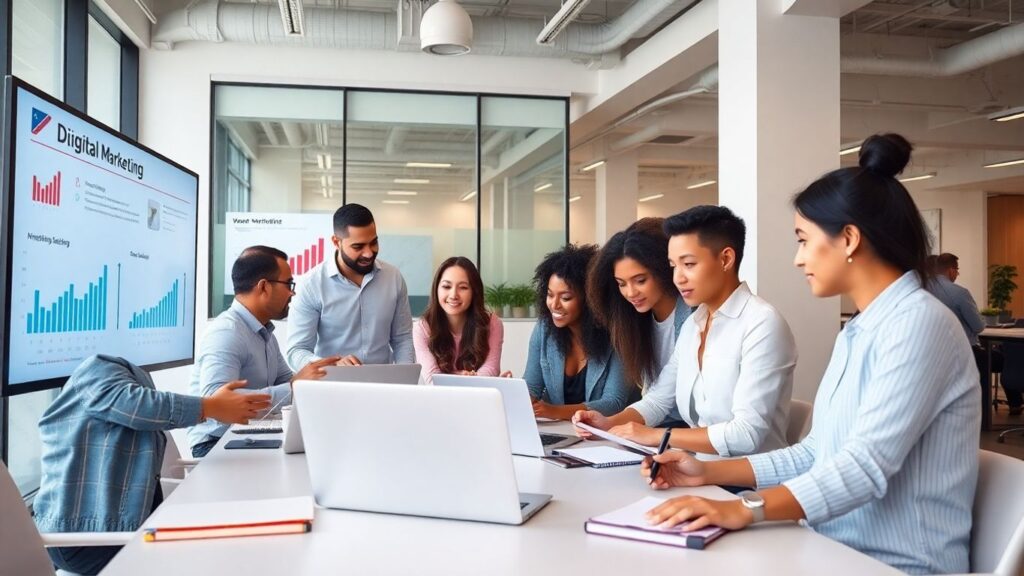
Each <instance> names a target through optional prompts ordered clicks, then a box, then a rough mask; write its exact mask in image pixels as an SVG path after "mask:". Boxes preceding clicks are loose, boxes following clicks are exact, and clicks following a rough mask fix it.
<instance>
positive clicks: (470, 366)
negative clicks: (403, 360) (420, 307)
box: [412, 256, 504, 384]
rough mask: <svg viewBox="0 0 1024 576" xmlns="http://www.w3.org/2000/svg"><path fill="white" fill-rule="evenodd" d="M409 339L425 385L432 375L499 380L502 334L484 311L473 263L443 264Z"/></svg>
mask: <svg viewBox="0 0 1024 576" xmlns="http://www.w3.org/2000/svg"><path fill="white" fill-rule="evenodd" d="M412 336H413V345H414V346H415V347H416V362H417V363H418V364H419V365H420V366H422V367H423V381H424V382H425V383H426V384H433V377H434V374H463V375H479V376H497V375H498V373H499V365H500V363H501V345H502V342H503V341H504V328H503V327H502V324H501V318H498V317H497V315H494V314H491V313H490V312H488V311H487V308H485V307H484V283H483V281H482V280H481V279H480V272H479V271H478V270H477V269H476V266H475V265H474V264H473V262H472V261H471V260H469V259H468V258H464V257H462V256H454V257H452V258H449V259H447V260H445V261H444V262H442V263H441V266H440V267H439V268H438V269H437V273H435V274H434V283H433V285H432V289H431V291H430V302H429V303H428V304H427V310H426V312H424V313H423V317H422V318H420V320H419V322H417V323H416V325H415V326H413V329H412Z"/></svg>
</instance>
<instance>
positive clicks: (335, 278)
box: [288, 252, 416, 370]
mask: <svg viewBox="0 0 1024 576" xmlns="http://www.w3.org/2000/svg"><path fill="white" fill-rule="evenodd" d="M349 354H353V355H355V356H356V357H357V358H359V360H360V361H361V362H362V363H363V364H391V363H394V364H414V363H415V362H416V352H415V350H414V349H413V344H412V313H411V312H410V309H409V290H408V289H407V288H406V286H405V279H404V278H402V273H401V272H399V271H398V268H395V267H394V266H392V265H390V264H387V263H385V262H381V261H380V260H377V261H376V262H375V263H374V267H373V272H371V273H369V274H367V275H366V276H364V277H363V284H362V286H356V285H355V284H354V283H353V282H352V281H351V280H349V279H348V278H345V277H344V276H342V274H341V272H340V271H339V270H338V263H337V252H335V257H334V258H330V259H326V260H324V262H323V263H322V264H320V265H319V266H317V267H316V268H314V269H313V271H312V272H310V273H309V277H308V278H306V279H304V280H303V281H302V282H301V283H300V285H299V293H298V294H297V295H296V297H295V299H294V300H293V301H292V307H291V312H289V313H288V364H289V365H291V366H292V368H294V369H295V370H301V369H302V367H303V366H305V365H306V364H309V363H310V362H312V361H314V360H319V359H321V358H323V357H325V356H334V355H338V356H347V355H349Z"/></svg>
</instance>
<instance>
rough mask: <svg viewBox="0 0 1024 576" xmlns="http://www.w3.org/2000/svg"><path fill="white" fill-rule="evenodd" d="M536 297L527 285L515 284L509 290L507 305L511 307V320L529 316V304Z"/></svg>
mask: <svg viewBox="0 0 1024 576" xmlns="http://www.w3.org/2000/svg"><path fill="white" fill-rule="evenodd" d="M535 297H536V295H535V294H534V292H533V288H531V287H530V286H529V285H528V284H516V285H515V286H512V287H511V288H509V305H510V306H512V317H513V318H526V317H528V316H529V315H530V304H532V303H533V299H534V298H535Z"/></svg>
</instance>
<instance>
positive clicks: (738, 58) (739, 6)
mask: <svg viewBox="0 0 1024 576" xmlns="http://www.w3.org/2000/svg"><path fill="white" fill-rule="evenodd" d="M782 10H783V2H781V1H780V0H757V1H755V0H721V1H720V2H719V12H718V20H719V31H718V54H719V101H718V115H719V120H718V126H719V152H718V154H719V175H718V187H719V188H718V189H719V203H720V204H721V205H723V206H728V207H729V208H731V209H732V210H733V211H735V212H736V213H737V214H738V215H740V216H741V217H742V218H743V219H744V220H745V221H746V224H747V245H746V248H745V255H744V259H743V264H742V266H741V270H740V276H741V278H742V279H744V280H746V281H747V282H748V283H749V284H750V287H751V289H752V290H753V291H754V292H755V293H757V294H759V295H760V296H761V297H762V298H764V299H765V300H767V301H768V302H770V303H771V304H772V305H774V306H775V307H776V308H777V309H778V310H779V312H781V313H782V315H783V316H784V317H785V318H786V320H787V321H788V322H789V325H790V328H792V330H793V334H794V335H795V337H796V342H797V347H798V350H799V354H800V359H799V362H798V364H797V369H796V379H795V382H794V389H793V396H794V397H795V398H800V399H804V400H813V399H814V394H815V392H816V391H817V387H818V384H819V382H820V379H821V375H822V374H823V373H824V370H825V367H826V366H827V364H828V360H829V357H830V355H831V352H832V346H833V344H834V342H835V334H836V333H837V331H838V330H839V322H840V320H839V299H838V298H829V299H818V298H815V297H814V296H812V295H811V292H810V289H809V287H808V286H807V283H806V280H805V279H804V277H803V275H802V274H801V273H800V272H799V270H797V269H796V268H794V267H793V256H794V255H795V252H796V241H795V236H794V234H793V209H792V205H791V204H790V199H791V198H792V196H793V194H795V193H797V192H799V191H800V190H802V189H803V188H804V187H805V186H807V184H809V183H810V182H812V181H813V180H815V179H816V178H818V177H819V176H821V175H822V174H824V173H825V172H827V171H829V170H833V169H835V168H838V167H839V155H838V148H839V138H840V135H839V20H837V19H835V18H828V17H813V16H796V15H784V14H783V13H782Z"/></svg>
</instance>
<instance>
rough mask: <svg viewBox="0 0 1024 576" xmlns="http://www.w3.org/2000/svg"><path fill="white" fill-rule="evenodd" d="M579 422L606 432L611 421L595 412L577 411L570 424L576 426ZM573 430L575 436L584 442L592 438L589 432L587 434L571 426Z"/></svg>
mask: <svg viewBox="0 0 1024 576" xmlns="http://www.w3.org/2000/svg"><path fill="white" fill-rule="evenodd" d="M579 422H582V423H584V424H587V425H589V426H593V427H594V428H599V429H601V430H607V429H608V428H610V427H611V420H609V419H608V417H606V416H605V415H603V414H601V413H600V412H598V411H597V410H577V411H576V413H575V414H573V415H572V423H573V424H576V423H579ZM573 430H575V431H576V435H577V436H579V437H580V438H583V439H584V440H590V439H591V438H593V436H594V435H593V434H591V433H590V432H587V431H586V430H584V429H582V428H577V427H576V426H573Z"/></svg>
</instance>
